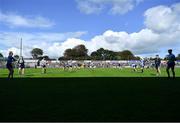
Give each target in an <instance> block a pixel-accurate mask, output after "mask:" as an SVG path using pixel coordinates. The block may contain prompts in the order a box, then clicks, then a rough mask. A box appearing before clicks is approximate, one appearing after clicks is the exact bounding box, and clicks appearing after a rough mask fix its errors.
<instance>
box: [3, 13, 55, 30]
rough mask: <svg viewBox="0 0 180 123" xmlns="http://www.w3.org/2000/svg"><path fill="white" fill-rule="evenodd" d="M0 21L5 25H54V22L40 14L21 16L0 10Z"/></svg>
mask: <svg viewBox="0 0 180 123" xmlns="http://www.w3.org/2000/svg"><path fill="white" fill-rule="evenodd" d="M0 22H2V23H4V24H6V25H7V26H9V27H11V28H13V27H28V28H48V27H52V26H54V25H55V24H54V22H52V21H50V20H49V19H47V18H44V17H41V16H31V17H27V16H22V15H18V14H15V13H3V12H1V11H0Z"/></svg>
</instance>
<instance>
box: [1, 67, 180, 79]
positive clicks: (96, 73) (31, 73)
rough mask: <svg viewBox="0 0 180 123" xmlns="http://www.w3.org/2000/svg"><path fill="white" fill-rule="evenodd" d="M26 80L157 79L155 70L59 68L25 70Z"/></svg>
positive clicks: (3, 74)
mask: <svg viewBox="0 0 180 123" xmlns="http://www.w3.org/2000/svg"><path fill="white" fill-rule="evenodd" d="M175 71H176V76H178V77H180V68H176V70H175ZM161 72H162V74H161V77H166V76H167V74H166V71H165V69H161ZM7 74H8V70H7V69H1V70H0V77H7ZM14 77H15V78H18V77H19V75H18V72H17V69H15V74H14ZM24 77H25V78H37V77H40V78H42V77H156V71H155V70H154V69H145V70H144V73H141V72H140V69H139V70H138V72H133V71H132V69H130V68H124V69H122V70H120V69H117V68H96V69H76V70H68V71H64V70H63V69H58V68H49V69H47V73H46V74H42V73H41V69H34V68H28V69H25V75H24Z"/></svg>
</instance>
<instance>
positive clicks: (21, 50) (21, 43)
mask: <svg viewBox="0 0 180 123" xmlns="http://www.w3.org/2000/svg"><path fill="white" fill-rule="evenodd" d="M20 57H22V38H21V42H20Z"/></svg>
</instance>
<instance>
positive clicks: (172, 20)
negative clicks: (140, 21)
mask: <svg viewBox="0 0 180 123" xmlns="http://www.w3.org/2000/svg"><path fill="white" fill-rule="evenodd" d="M144 16H145V18H146V19H145V25H146V26H147V28H149V29H151V30H153V31H156V32H159V33H161V32H173V31H177V30H178V31H179V30H180V22H179V20H180V3H177V4H174V5H172V6H170V7H168V6H157V7H153V8H150V9H148V10H147V11H146V12H145V14H144Z"/></svg>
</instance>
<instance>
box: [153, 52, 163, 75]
mask: <svg viewBox="0 0 180 123" xmlns="http://www.w3.org/2000/svg"><path fill="white" fill-rule="evenodd" d="M154 63H155V68H156V71H157V76H159V75H160V74H161V70H160V65H161V59H160V58H159V55H156V58H155V60H154Z"/></svg>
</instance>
